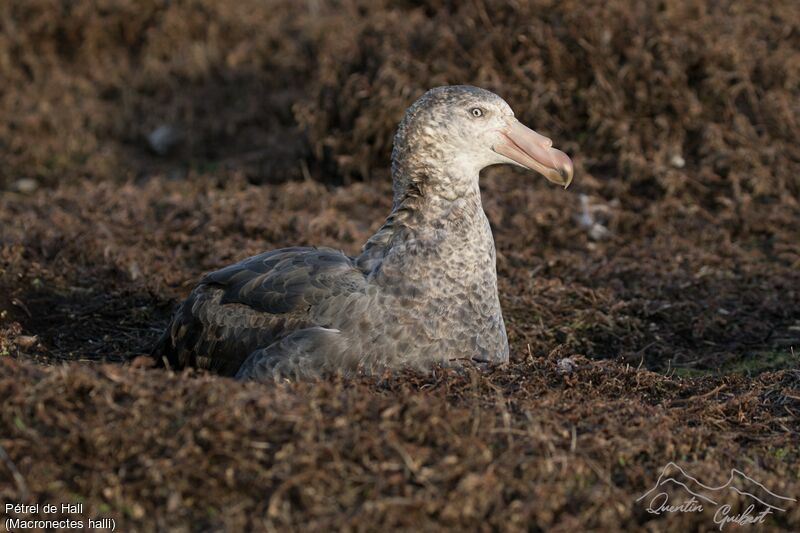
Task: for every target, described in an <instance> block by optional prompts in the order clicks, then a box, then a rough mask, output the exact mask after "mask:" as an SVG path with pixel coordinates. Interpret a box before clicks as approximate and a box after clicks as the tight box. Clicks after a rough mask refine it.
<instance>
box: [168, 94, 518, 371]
mask: <svg viewBox="0 0 800 533" xmlns="http://www.w3.org/2000/svg"><path fill="white" fill-rule="evenodd" d="M476 109H479V110H480V113H478V112H477V111H475V110H476ZM476 115H479V116H476ZM509 117H513V113H512V111H511V109H510V108H509V106H508V104H506V103H505V102H504V101H503V100H502V99H501V98H500V97H498V96H496V95H494V94H493V93H490V92H488V91H485V90H483V89H478V88H475V87H466V86H454V87H440V88H437V89H433V90H431V91H429V92H427V93H426V94H425V95H424V96H422V97H421V98H420V99H419V100H417V102H416V103H414V105H412V106H411V108H410V109H409V110H408V111H407V113H406V115H405V117H404V119H403V121H402V123H401V124H400V127H399V129H398V132H397V135H396V137H395V144H394V151H393V153H392V174H393V180H394V205H393V210H392V212H391V214H390V215H389V217H388V219H387V220H386V222H385V224H384V225H383V227H381V229H380V230H378V232H377V233H376V234H375V235H374V236H373V237H372V238H370V239H369V241H368V242H367V243H366V244H365V245H364V248H363V251H362V253H361V254H360V255H359V256H357V257H348V256H346V255H344V254H343V253H341V252H339V251H336V250H331V249H328V248H288V249H283V250H276V251H272V252H267V253H264V254H261V255H258V256H255V257H251V258H249V259H245V260H244V261H242V262H240V263H237V264H235V265H231V266H228V267H226V268H223V269H222V270H219V271H217V272H213V273H211V274H208V275H206V276H205V277H204V278H203V279H202V280H201V281H200V284H199V285H198V286H197V287H196V288H195V289H194V290H193V291H192V293H191V294H190V295H189V297H188V299H187V300H186V301H185V302H183V303H182V304H181V306H180V307H179V308H178V309H177V311H176V313H175V316H174V317H173V319H172V323H171V324H170V326H169V328H168V329H167V331H166V332H165V334H164V336H163V337H162V339H161V341H160V342H159V345H158V346H157V348H156V350H155V351H154V354H156V355H157V356H158V357H159V358H160V359H162V360H165V361H166V362H168V363H169V365H170V366H172V367H174V368H181V367H185V366H196V367H202V368H208V369H213V370H215V371H218V372H220V373H222V374H225V375H236V376H237V377H239V378H242V379H256V380H269V379H273V378H276V377H291V378H308V377H313V376H318V375H321V374H326V373H344V374H349V373H354V372H358V371H362V372H376V371H380V370H381V369H385V368H398V367H411V368H418V369H424V368H426V367H428V366H430V365H431V364H433V363H448V362H452V361H456V360H462V359H473V360H480V361H486V362H504V361H507V360H508V342H507V339H506V331H505V326H504V324H503V315H502V311H501V309H500V302H499V300H498V295H497V276H496V269H495V248H494V241H493V239H492V233H491V230H490V227H489V222H488V220H487V219H486V215H485V214H484V212H483V209H482V206H481V197H480V191H479V188H478V173H479V171H480V170H481V169H482V168H484V167H485V166H488V165H491V164H495V163H509V162H512V161H510V160H509V159H508V158H505V157H503V156H499V155H498V154H497V153H496V152H495V151H493V150H492V148H491V147H492V144H493V143H494V142H495V140H494V139H495V137H496V136H497V135H498V133H497V131H498V128H499V127H500V126H502V125H503V124H504V122H503V121H507V120H510V119H509ZM495 126H496V127H495Z"/></svg>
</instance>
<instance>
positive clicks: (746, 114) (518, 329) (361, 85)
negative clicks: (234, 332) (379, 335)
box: [0, 0, 800, 531]
mask: <svg viewBox="0 0 800 533" xmlns="http://www.w3.org/2000/svg"><path fill="white" fill-rule="evenodd" d="M0 21H2V22H0V79H2V80H3V83H2V85H1V86H0V154H2V157H3V165H2V166H0V354H2V355H0V376H2V377H0V398H2V399H3V409H2V413H0V418H2V424H0V427H2V428H3V429H0V500H2V501H3V502H6V501H22V500H23V499H28V500H29V501H38V502H41V503H48V502H60V501H72V500H75V501H77V500H79V499H80V500H82V501H84V502H86V504H87V509H86V512H85V515H86V516H87V517H94V516H114V517H116V518H117V519H118V520H120V522H119V524H120V525H124V530H126V531H127V530H143V531H147V530H152V529H153V528H158V529H168V528H174V527H178V526H180V525H184V526H186V525H188V526H190V529H197V530H208V529H210V528H217V527H226V528H228V529H229V530H240V529H241V528H242V527H248V526H249V527H251V528H256V529H267V528H270V527H282V526H294V527H304V528H306V527H315V528H326V527H351V528H355V529H378V528H385V527H392V526H394V527H407V528H411V527H418V526H422V527H427V528H433V527H436V526H451V527H459V528H471V529H476V528H484V529H492V528H500V527H502V526H510V527H512V528H516V529H534V530H537V529H551V528H561V529H567V528H570V529H576V528H577V529H587V528H596V529H614V528H625V529H638V528H643V527H644V528H649V529H652V530H670V529H681V530H687V529H692V528H694V529H699V530H704V529H709V530H710V529H716V526H715V525H714V524H713V521H712V520H711V517H710V516H709V515H708V514H704V515H689V514H685V515H672V516H668V517H661V518H660V519H654V517H653V516H651V515H648V514H647V513H646V512H645V511H644V507H643V506H642V505H639V504H636V503H635V501H634V500H635V499H636V498H637V497H638V496H639V494H641V493H642V492H644V491H645V490H647V489H648V488H650V487H651V486H652V483H654V482H655V479H656V478H657V476H658V473H659V472H660V468H661V467H662V466H664V465H665V464H666V463H667V462H669V461H676V462H679V463H681V464H682V465H684V466H686V467H687V468H688V469H689V470H690V471H692V472H693V473H694V474H696V475H697V476H699V477H702V478H703V479H708V480H709V481H710V482H719V483H721V482H723V481H724V478H726V477H727V473H728V471H729V470H730V468H732V467H738V468H740V469H742V470H744V471H746V472H748V473H749V474H751V475H752V476H753V477H755V478H756V479H758V480H759V481H761V482H762V483H764V484H765V485H766V486H767V487H770V488H771V489H773V490H774V491H776V492H778V493H781V494H789V495H793V496H797V495H798V494H800V490H798V489H800V457H798V452H797V448H796V442H797V437H798V432H799V431H800V424H798V417H797V414H798V411H800V402H798V398H800V376H798V374H797V368H798V367H799V366H800V365H798V363H799V362H800V361H799V360H798V355H796V353H797V352H798V345H800V205H799V204H798V198H799V197H800V152H798V150H799V149H798V144H797V139H798V138H800V123H799V122H798V121H799V120H800V11H798V10H797V9H795V6H793V3H792V2H791V1H785V2H771V3H762V2H754V1H753V2H749V1H744V2H707V1H706V2H701V1H689V0H686V1H682V2H655V1H640V2H635V1H630V2H629V1H622V0H619V1H613V2H589V3H586V2H578V1H571V0H567V1H563V2H546V1H536V2H509V3H505V2H493V1H485V2H484V1H481V0H476V1H470V2H458V3H455V2H429V3H424V4H423V3H416V2H400V3H397V2H392V3H390V2H354V1H342V2H324V1H319V2H315V1H308V2H289V1H273V2H268V3H267V2H261V1H257V0H243V1H240V2H214V1H210V0H194V1H189V0H173V1H167V0H149V1H141V2H133V1H127V0H121V1H115V2H105V1H103V2H90V1H78V2H68V1H66V0H61V1H60V0H26V1H22V0H13V1H11V2H4V3H2V4H0ZM445 83H471V84H475V85H480V86H484V87H486V88H489V89H492V90H495V91H496V92H498V93H499V94H501V95H502V96H504V97H505V98H506V99H507V100H508V101H509V102H510V103H511V104H512V107H514V108H515V110H517V113H518V115H519V116H520V117H521V119H522V120H523V121H524V122H526V123H528V124H530V125H532V126H534V127H535V128H537V129H539V130H541V131H543V132H546V133H547V134H549V135H550V136H552V137H553V138H554V139H555V140H556V142H557V143H558V144H559V145H560V146H561V147H563V148H564V149H565V150H566V151H568V152H569V153H570V154H572V155H574V159H575V161H576V163H577V173H576V180H575V183H574V184H573V186H572V187H571V188H570V189H569V190H568V191H566V192H565V191H561V190H557V189H555V188H553V187H551V186H549V184H547V183H545V182H544V180H539V179H536V178H535V177H534V176H531V175H528V174H522V173H519V172H516V171H514V170H511V169H505V168H504V169H500V168H498V169H493V170H491V171H489V172H487V173H486V176H485V177H484V179H483V184H482V185H483V191H484V206H485V208H486V210H487V213H488V215H489V218H490V221H491V223H492V226H493V228H494V232H495V239H496V243H497V247H498V273H499V278H500V291H501V301H502V304H503V308H504V311H505V316H506V321H507V326H508V330H509V338H510V342H511V351H512V360H513V361H512V364H511V365H509V367H507V368H501V369H496V370H494V371H493V372H490V373H487V374H483V373H480V372H477V371H471V370H470V371H468V372H466V373H464V374H457V373H452V372H444V371H440V372H437V373H435V374H434V375H432V376H415V375H395V376H386V377H384V378H381V379H371V380H367V379H365V380H360V381H359V380H356V381H350V382H340V381H335V380H331V381H325V382H321V383H312V384H295V385H287V386H281V387H277V388H271V387H259V386H253V385H241V384H239V383H236V382H233V381H230V380H227V379H219V378H215V377H213V376H208V375H194V374H191V375H170V374H167V373H165V372H159V371H154V370H145V369H137V368H131V367H130V366H129V365H119V364H117V365H95V364H86V363H85V361H94V362H96V361H114V362H127V361H129V360H131V359H132V358H134V357H135V356H136V355H138V354H141V353H143V352H144V351H146V348H147V346H148V344H149V343H150V342H152V340H153V339H154V338H155V336H156V335H157V334H158V333H159V330H160V328H162V327H163V325H164V323H165V320H166V318H167V316H168V315H169V313H170V311H171V308H172V306H173V304H174V303H175V301H176V299H178V298H180V297H181V296H183V295H185V294H186V292H187V291H188V290H189V288H190V287H191V285H192V283H193V282H194V281H195V280H196V279H197V277H198V276H199V275H200V274H201V273H202V272H204V271H208V270H211V269H214V268H217V267H219V266H221V265H224V264H227V263H229V262H232V261H235V260H238V259H240V258H243V257H246V256H247V255H250V254H253V253H256V252H260V251H263V250H266V249H270V248H276V247H281V246H287V245H294V244H320V245H327V246H332V247H337V248H342V249H345V250H346V251H348V252H355V251H356V250H357V249H358V247H359V246H360V244H361V243H362V242H363V241H364V240H365V239H366V237H367V236H368V235H369V234H370V232H372V231H374V230H375V229H376V227H377V226H378V225H379V224H380V223H381V222H382V217H384V216H385V215H386V214H387V212H388V209H389V206H390V188H389V183H388V174H387V165H388V161H389V152H390V147H391V136H392V134H393V129H394V128H395V126H396V124H397V121H398V120H399V118H400V117H401V115H402V112H403V110H404V109H405V107H406V106H408V105H409V104H410V103H411V102H412V101H413V100H414V99H415V98H416V97H417V96H418V95H419V94H421V92H422V91H424V90H425V89H426V88H428V87H431V86H434V85H439V84H445ZM161 125H166V126H169V127H171V128H172V129H173V130H174V131H175V132H176V133H177V135H178V140H177V143H176V144H175V146H174V147H172V149H171V150H170V151H169V152H168V153H167V154H165V155H156V154H155V153H153V152H152V151H151V149H150V148H149V147H148V143H147V141H146V137H147V135H148V134H150V133H151V132H152V131H153V130H154V129H156V128H157V127H158V126H161ZM22 178H28V181H27V182H26V185H25V186H23V185H22V184H21V182H20V180H21V179H22ZM30 180H34V181H33V187H31V182H30ZM32 189H33V190H32ZM588 219H591V220H588ZM587 220H588V222H587ZM593 224H594V226H593ZM567 357H571V358H572V359H571V361H573V362H574V363H573V364H570V363H566V367H565V366H563V365H562V366H559V360H561V359H564V358H567ZM32 361H36V362H39V363H46V364H45V365H38V364H34V363H33V362H32ZM75 361H84V362H83V363H76V362H75ZM53 363H57V364H53ZM572 366H574V368H572V369H571V371H565V368H567V369H568V370H569V369H570V368H571V367H572ZM559 369H561V370H559ZM5 455H7V457H5ZM15 474H16V475H15ZM736 501H737V502H738V503H745V500H736ZM769 527H772V528H775V529H781V528H783V529H792V530H797V529H798V527H800V507H798V506H796V505H795V506H794V507H793V508H792V509H790V510H789V512H787V513H779V514H776V515H775V516H774V517H773V518H771V521H770V523H769Z"/></svg>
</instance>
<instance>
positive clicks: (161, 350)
mask: <svg viewBox="0 0 800 533" xmlns="http://www.w3.org/2000/svg"><path fill="white" fill-rule="evenodd" d="M171 329H172V324H171V323H170V324H169V325H168V326H167V328H166V329H165V330H164V333H162V334H161V337H159V338H158V340H157V341H156V343H155V344H154V345H153V348H152V349H151V350H150V357H152V358H153V360H154V361H155V367H156V368H167V369H170V370H177V369H178V352H177V350H175V346H174V345H173V344H172V335H171V334H170V331H171Z"/></svg>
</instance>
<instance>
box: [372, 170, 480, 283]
mask: <svg viewBox="0 0 800 533" xmlns="http://www.w3.org/2000/svg"><path fill="white" fill-rule="evenodd" d="M456 168H457V165H456ZM397 169H398V167H397V166H395V168H394V169H393V170H395V171H396V170H397ZM399 181H400V180H398V179H397V176H395V196H394V206H393V208H392V212H391V213H390V215H389V217H388V218H387V219H386V222H385V223H384V224H383V226H382V227H381V228H380V229H379V230H378V231H377V232H376V233H375V234H374V235H373V236H372V237H371V238H370V239H369V240H368V241H367V243H366V244H365V245H364V248H363V250H362V253H361V255H360V256H359V258H358V262H359V264H360V265H361V267H362V268H363V269H365V270H368V271H372V270H374V269H376V268H377V267H378V266H382V265H383V264H384V261H395V262H396V261H405V260H408V259H409V258H410V260H412V261H413V256H415V255H424V256H425V262H427V263H429V264H433V263H441V262H447V261H451V260H455V259H456V257H457V256H458V255H459V254H461V253H464V252H465V251H468V252H469V253H472V252H474V251H476V250H477V251H479V252H480V254H481V257H482V258H484V259H486V260H487V263H486V264H485V265H483V266H485V267H486V268H489V267H491V270H492V272H494V254H495V251H494V239H493V238H492V233H491V229H490V228H489V223H488V220H487V219H486V215H485V213H484V212H483V205H482V203H481V195H480V189H479V187H478V176H477V172H476V173H475V176H474V179H465V178H464V176H459V177H458V178H455V177H453V176H449V175H448V173H447V172H446V171H443V170H437V169H436V168H435V167H428V168H427V169H426V170H425V171H422V169H419V171H418V173H408V172H406V173H404V175H403V180H402V181H401V182H400V183H402V184H403V185H404V187H402V188H398V187H397V185H398V182H399ZM454 184H462V186H460V187H459V186H454Z"/></svg>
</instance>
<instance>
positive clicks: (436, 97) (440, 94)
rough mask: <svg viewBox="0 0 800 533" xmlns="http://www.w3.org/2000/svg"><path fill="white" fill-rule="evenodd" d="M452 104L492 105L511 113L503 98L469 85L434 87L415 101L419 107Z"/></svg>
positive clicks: (447, 105) (448, 105)
mask: <svg viewBox="0 0 800 533" xmlns="http://www.w3.org/2000/svg"><path fill="white" fill-rule="evenodd" d="M454 105H463V106H493V107H496V108H498V109H500V110H501V111H502V112H503V113H504V114H506V113H507V114H513V112H512V111H511V107H510V106H509V105H508V104H507V103H506V101H505V100H503V99H502V98H500V97H499V96H497V95H496V94H494V93H493V92H490V91H487V90H486V89H481V88H480V87H472V86H471V85H449V86H445V87H436V88H435V89H431V90H430V91H428V92H426V93H425V94H424V95H422V96H421V97H420V99H419V100H417V102H416V103H415V106H420V107H428V106H430V107H439V106H442V107H450V106H454Z"/></svg>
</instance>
